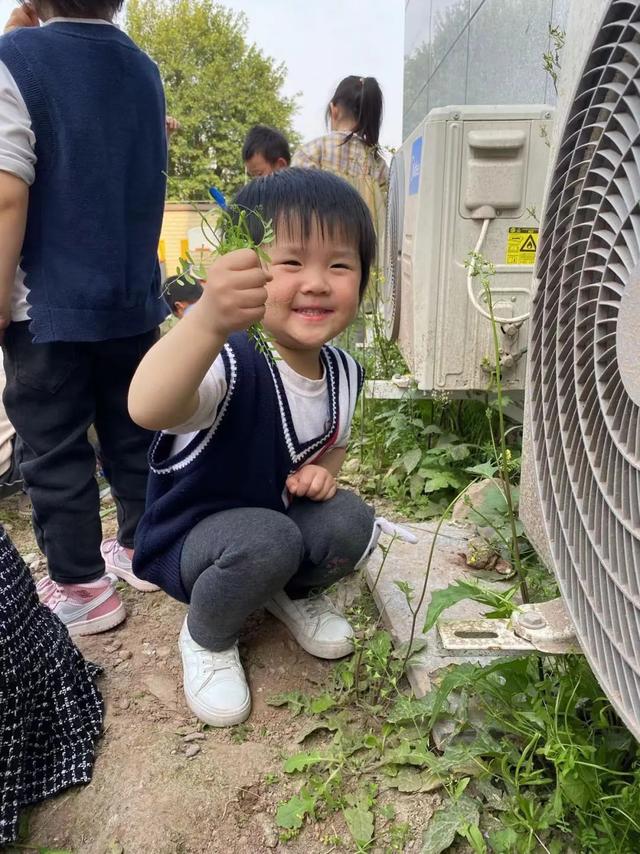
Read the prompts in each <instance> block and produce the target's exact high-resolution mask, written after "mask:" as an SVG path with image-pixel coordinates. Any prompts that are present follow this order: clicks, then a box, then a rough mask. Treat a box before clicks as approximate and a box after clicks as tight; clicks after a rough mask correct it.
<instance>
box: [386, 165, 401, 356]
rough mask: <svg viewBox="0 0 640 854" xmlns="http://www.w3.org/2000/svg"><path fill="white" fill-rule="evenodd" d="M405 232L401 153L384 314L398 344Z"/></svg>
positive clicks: (392, 182) (393, 172)
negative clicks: (403, 238) (403, 237)
mask: <svg viewBox="0 0 640 854" xmlns="http://www.w3.org/2000/svg"><path fill="white" fill-rule="evenodd" d="M403 230H404V162H403V159H402V152H398V153H397V154H396V155H394V158H393V160H392V161H391V168H390V170H389V199H388V202H387V219H386V231H385V239H384V252H385V259H384V285H383V295H382V302H383V306H382V308H383V313H384V325H385V332H386V334H387V337H388V338H389V339H390V340H391V341H395V340H396V339H397V337H398V331H399V325H400V275H401V270H402V236H403Z"/></svg>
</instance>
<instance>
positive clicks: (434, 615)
mask: <svg viewBox="0 0 640 854" xmlns="http://www.w3.org/2000/svg"><path fill="white" fill-rule="evenodd" d="M517 589H518V588H517V586H515V587H511V588H510V589H509V590H507V591H505V592H504V593H498V592H497V591H495V590H489V589H487V588H485V587H480V585H478V584H471V583H470V582H468V581H456V582H455V583H454V584H450V585H449V586H448V587H445V588H444V589H443V590H434V592H433V593H432V595H431V602H430V603H429V607H428V608H427V613H426V615H425V619H424V627H423V629H422V631H423V632H428V631H429V629H432V628H433V626H435V624H436V623H437V621H438V618H439V616H440V614H442V612H443V611H446V609H447V608H451V606H452V605H455V604H456V603H457V602H462V601H463V600H464V599H472V600H473V601H474V602H480V604H482V605H488V606H489V607H491V608H493V609H494V610H493V611H492V612H491V615H492V616H494V617H510V616H511V614H512V613H513V612H514V611H515V610H516V607H517V606H516V605H514V604H513V601H512V600H513V597H514V596H515V594H516V592H517ZM486 616H489V615H486Z"/></svg>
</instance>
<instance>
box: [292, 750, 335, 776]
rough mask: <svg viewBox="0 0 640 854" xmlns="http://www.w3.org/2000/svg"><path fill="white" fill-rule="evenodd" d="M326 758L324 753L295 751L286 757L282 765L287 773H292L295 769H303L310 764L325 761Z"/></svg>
mask: <svg viewBox="0 0 640 854" xmlns="http://www.w3.org/2000/svg"><path fill="white" fill-rule="evenodd" d="M327 759H328V757H327V756H325V754H324V753H295V754H294V755H293V756H290V757H289V758H288V759H287V761H286V762H285V763H284V766H283V767H284V770H285V772H286V773H287V774H293V773H294V772H295V771H304V770H306V769H307V768H310V767H311V766H312V765H319V764H320V763H321V762H326V761H327Z"/></svg>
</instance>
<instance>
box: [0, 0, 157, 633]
mask: <svg viewBox="0 0 640 854" xmlns="http://www.w3.org/2000/svg"><path fill="white" fill-rule="evenodd" d="M121 5H122V0H33V5H32V6H26V7H22V8H21V9H20V10H17V11H16V12H15V13H14V14H13V16H12V20H11V21H10V25H11V26H14V27H15V26H16V25H18V27H17V29H13V30H12V31H11V32H9V33H8V34H6V35H4V36H2V37H1V38H0V245H1V246H2V252H1V253H0V335H1V334H2V331H3V330H4V346H3V349H4V360H5V369H6V374H7V385H6V389H5V393H4V402H5V406H6V410H7V415H8V417H9V418H10V420H11V422H12V423H13V425H14V427H15V428H16V430H17V432H18V435H19V436H20V437H21V439H22V440H23V442H24V449H23V457H22V469H21V470H22V475H23V477H24V480H25V483H26V485H27V488H28V491H29V496H30V498H31V502H32V505H33V523H34V528H35V532H36V537H37V539H38V544H39V546H40V548H41V549H42V551H43V552H44V554H45V555H46V557H47V561H48V565H49V573H50V575H51V578H50V579H45V580H44V581H43V582H41V583H40V585H39V594H40V597H41V599H42V601H43V603H44V604H46V605H47V606H48V607H49V608H51V610H53V611H54V612H55V613H56V614H57V615H58V616H59V617H60V619H61V620H62V621H63V623H65V625H66V626H67V628H68V629H69V632H70V633H71V634H74V635H78V634H93V633H95V632H100V631H104V630H105V629H108V628H111V627H112V626H115V625H117V624H118V623H119V622H121V621H122V620H123V619H124V617H125V611H124V606H123V604H122V602H121V601H120V598H119V596H118V594H117V593H116V590H115V587H114V586H113V583H112V577H111V576H110V575H105V562H106V565H107V568H108V569H109V570H111V571H112V572H113V573H115V574H116V575H117V576H119V577H121V578H124V579H126V580H127V581H129V582H130V583H132V584H134V586H137V587H141V582H139V581H138V580H137V579H136V578H135V576H134V575H133V573H132V571H131V560H130V558H131V549H132V547H133V536H134V532H135V529H136V525H137V523H138V519H139V517H140V515H141V513H142V511H143V508H144V496H145V490H146V480H147V464H146V451H147V448H148V444H149V439H150V434H149V433H147V432H146V431H145V430H142V429H141V428H140V427H138V426H137V425H136V424H134V423H133V421H132V420H131V419H130V418H129V415H128V411H127V392H128V388H129V383H130V381H131V377H132V376H133V373H134V371H135V369H136V367H137V365H138V363H139V361H140V359H141V358H142V356H143V355H144V353H145V352H146V351H147V350H148V348H149V347H150V346H151V345H152V344H153V342H154V341H155V339H156V337H157V333H156V328H157V326H158V324H159V323H160V322H161V321H162V320H163V319H164V315H165V313H166V307H165V303H164V301H163V300H161V299H160V270H159V265H158V260H157V249H158V238H159V234H160V226H161V222H162V214H163V207H164V194H165V181H164V178H163V172H164V170H165V169H166V162H167V137H166V131H165V108H164V94H163V90H162V83H161V81H160V74H159V72H158V69H157V67H156V65H155V64H154V63H153V62H152V61H151V60H150V59H149V57H148V56H147V55H146V54H145V53H143V52H142V51H141V50H140V49H139V48H138V47H137V46H136V45H135V44H134V43H133V42H132V41H131V39H130V38H129V37H128V36H126V35H125V34H124V33H123V32H121V31H120V30H119V29H118V28H117V27H116V26H115V25H114V24H113V21H112V19H113V16H114V15H115V13H116V12H117V11H118V9H119V8H120V7H121ZM38 18H40V19H41V20H42V21H44V25H43V26H39V22H38ZM18 264H20V268H19V269H18V274H17V275H16V269H17V268H18ZM91 424H95V427H96V431H97V434H98V438H99V440H100V446H101V453H102V456H103V458H104V462H105V464H107V467H108V470H109V471H110V477H111V489H112V493H113V496H114V498H115V501H116V505H117V510H118V523H119V529H118V536H117V539H114V540H106V541H104V542H103V543H102V553H101V536H102V534H101V526H100V513H99V509H100V504H99V496H98V485H97V483H96V480H95V477H94V473H95V457H94V452H93V449H92V447H91V445H90V443H89V441H88V439H87V430H88V428H89V427H90V425H91ZM142 589H147V590H148V589H151V588H150V587H149V586H148V585H142Z"/></svg>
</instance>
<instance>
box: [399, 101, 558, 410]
mask: <svg viewBox="0 0 640 854" xmlns="http://www.w3.org/2000/svg"><path fill="white" fill-rule="evenodd" d="M552 115H553V110H552V108H550V107H548V106H544V105H541V106H537V105H536V106H532V105H526V106H451V107H444V108H440V109H436V110H432V111H431V112H430V113H429V115H428V116H427V117H426V118H425V120H424V121H423V122H421V123H420V124H419V125H418V127H417V128H416V129H415V131H414V132H413V133H412V134H411V135H410V136H409V138H408V139H407V140H406V141H405V143H404V145H403V146H402V149H401V152H399V154H398V155H396V157H401V158H402V160H403V164H401V165H402V166H403V168H402V169H398V170H397V172H398V174H399V175H400V176H401V177H400V180H401V181H403V182H404V199H403V202H404V215H403V216H402V213H400V216H402V220H403V221H402V223H398V225H399V226H400V227H401V228H402V244H401V259H400V276H399V278H400V283H399V285H400V293H399V294H398V295H397V297H398V299H397V306H396V307H397V309H399V314H400V316H399V318H397V320H396V323H397V327H396V328H397V335H398V343H399V346H400V349H401V351H402V354H403V356H404V357H405V359H406V361H407V364H408V366H409V369H410V371H411V373H412V374H413V377H414V379H415V380H416V381H417V383H418V387H419V388H420V389H422V390H424V391H427V392H433V391H436V392H438V391H440V392H451V393H454V394H455V393H458V394H463V393H465V392H471V391H481V390H485V389H486V388H487V386H488V383H489V374H488V372H487V370H486V365H487V364H488V363H490V364H493V362H494V358H493V347H492V343H491V328H490V323H489V322H488V321H487V320H486V319H485V318H483V317H482V316H481V315H480V314H479V313H478V312H477V311H476V310H475V309H474V307H473V306H472V304H471V302H470V300H469V298H468V296H467V286H466V278H467V270H466V268H465V261H466V260H467V259H468V256H469V253H470V252H471V250H473V248H474V246H475V245H476V242H477V240H478V237H479V234H480V228H481V226H482V221H483V218H484V216H485V215H487V214H488V215H489V216H491V217H494V218H493V219H492V221H491V223H490V225H489V228H488V232H487V237H486V242H485V244H484V246H483V248H482V250H481V251H482V254H483V256H484V257H485V258H487V260H490V261H492V262H494V263H495V265H496V275H495V279H494V285H495V287H496V288H499V287H515V288H526V289H527V290H529V289H530V286H531V281H532V273H533V265H532V264H506V263H505V260H506V249H507V238H508V234H509V228H510V227H529V228H535V227H537V225H538V223H537V222H536V220H535V215H536V211H539V207H540V204H541V201H542V195H543V191H544V185H545V179H546V173H547V168H548V158H549V148H548V135H549V132H550V128H551V118H552ZM419 140H422V141H421V142H419ZM478 140H480V144H481V145H483V146H485V145H486V150H485V151H484V152H482V156H480V157H476V156H475V155H476V154H477V152H476V151H475V150H474V148H473V144H474V143H476V144H477V143H478ZM420 148H421V151H420V156H419V157H417V156H416V151H417V149H420ZM412 155H413V156H412ZM485 196H486V199H485V200H484V204H482V202H483V199H484V197H485ZM401 208H402V206H400V211H401ZM532 212H533V214H534V215H532ZM399 237H400V235H398V238H399ZM532 260H533V259H532ZM474 289H475V292H476V293H481V292H482V288H481V286H480V284H479V283H478V282H474ZM528 308H529V297H528V296H527V295H525V294H517V295H510V294H500V295H498V294H496V295H495V297H494V312H495V314H496V316H502V317H505V316H506V317H516V316H518V315H521V314H523V313H526V312H527V311H528ZM526 341H527V324H526V323H525V324H524V325H523V326H522V328H521V329H520V331H519V333H518V337H517V340H516V342H515V344H516V347H519V348H520V350H521V351H524V349H525V347H526ZM487 360H488V363H487ZM483 362H484V365H485V368H483ZM503 373H504V385H505V387H506V388H507V389H510V390H521V389H523V388H524V378H525V358H521V359H520V360H519V361H518V362H517V363H516V366H515V367H514V368H510V369H508V370H506V371H504V372H503Z"/></svg>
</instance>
